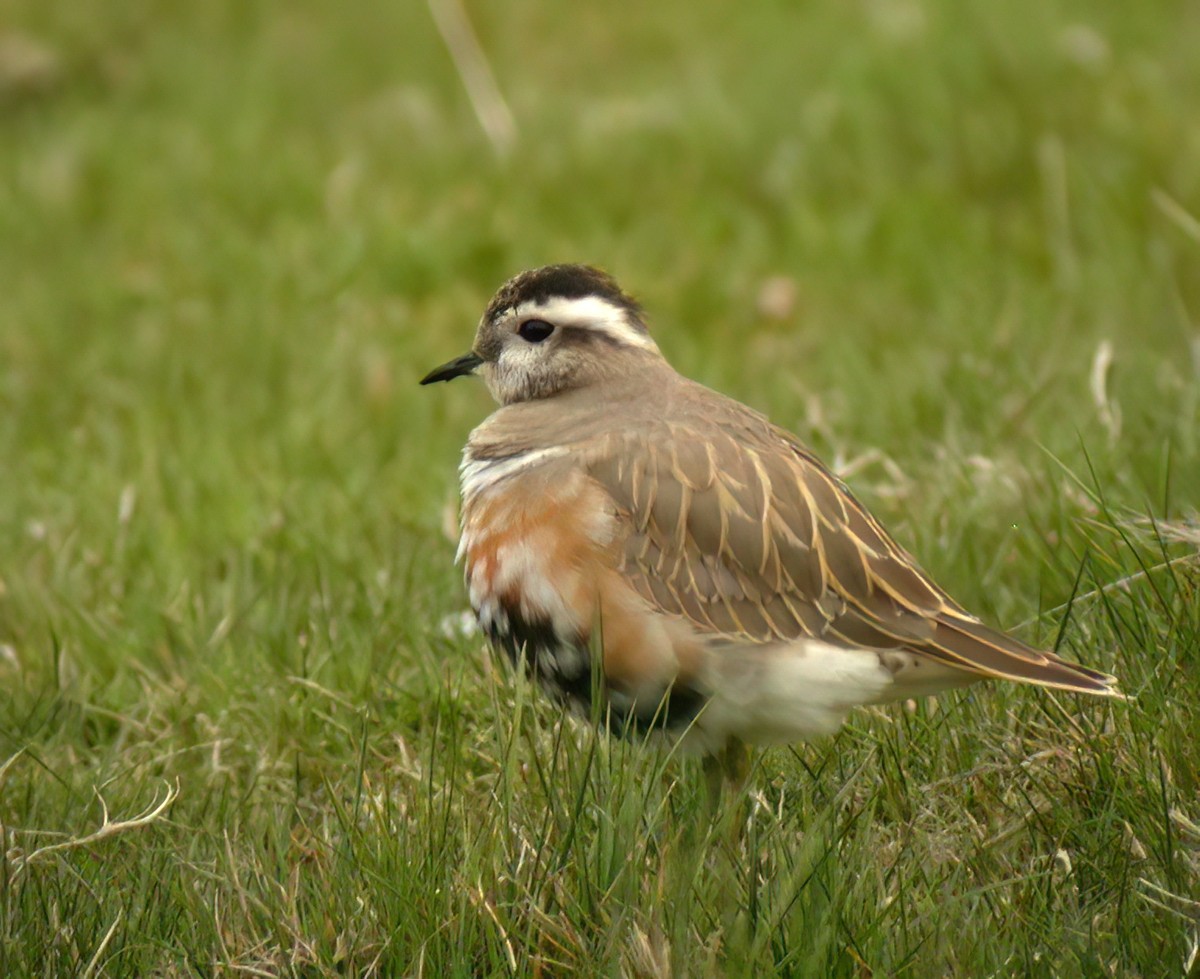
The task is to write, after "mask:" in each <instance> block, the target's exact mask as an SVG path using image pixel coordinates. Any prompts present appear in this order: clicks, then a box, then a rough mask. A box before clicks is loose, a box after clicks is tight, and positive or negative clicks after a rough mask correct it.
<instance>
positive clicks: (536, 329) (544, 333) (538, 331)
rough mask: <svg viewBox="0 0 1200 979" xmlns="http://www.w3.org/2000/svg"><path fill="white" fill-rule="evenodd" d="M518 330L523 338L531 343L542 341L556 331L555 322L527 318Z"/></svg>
mask: <svg viewBox="0 0 1200 979" xmlns="http://www.w3.org/2000/svg"><path fill="white" fill-rule="evenodd" d="M517 332H518V333H519V334H521V339H522V340H527V341H528V342H530V343H541V342H542V341H543V340H545V339H546V337H548V336H549V335H550V334H551V333H553V332H554V324H553V323H547V322H546V321H545V320H526V321H525V322H524V323H522V324H521V325H520V326H519V327H517Z"/></svg>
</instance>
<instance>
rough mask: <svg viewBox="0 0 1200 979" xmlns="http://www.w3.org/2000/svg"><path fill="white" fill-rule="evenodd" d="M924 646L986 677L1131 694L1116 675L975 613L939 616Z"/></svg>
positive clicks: (937, 656)
mask: <svg viewBox="0 0 1200 979" xmlns="http://www.w3.org/2000/svg"><path fill="white" fill-rule="evenodd" d="M920 651H921V652H922V653H925V654H926V655H927V656H931V657H933V658H934V659H937V660H939V661H940V662H943V663H946V664H947V665H950V666H956V667H958V668H959V669H962V670H967V671H968V672H971V673H976V674H979V675H980V676H983V677H995V678H997V679H1003V680H1016V681H1017V682H1019V683H1031V684H1036V685H1037V686H1040V687H1052V688H1053V689H1055V690H1070V691H1072V692H1074V693H1088V694H1094V695H1096V696H1100V697H1116V698H1118V699H1120V700H1127V699H1128V698H1127V697H1126V696H1125V694H1123V693H1122V692H1121V691H1120V690H1118V689H1117V678H1116V677H1115V676H1110V675H1109V674H1108V673H1101V672H1100V671H1099V670H1093V669H1091V667H1087V666H1081V665H1080V664H1078V663H1071V662H1069V661H1068V660H1065V659H1063V658H1062V657H1060V656H1057V655H1055V654H1054V653H1049V652H1043V651H1042V650H1038V649H1034V648H1033V647H1032V646H1027V645H1025V643H1023V642H1021V641H1020V640H1019V639H1014V638H1013V637H1012V636H1009V635H1006V634H1005V633H1003V632H999V631H997V630H995V629H989V628H988V627H987V626H985V625H984V624H983V623H982V622H978V621H976V620H974V619H969V618H959V617H957V616H954V617H951V616H948V615H943V616H939V618H938V619H937V620H936V621H935V622H934V623H933V636H932V637H931V638H930V639H929V640H927V641H926V642H925V643H923V644H922V645H921V647H920Z"/></svg>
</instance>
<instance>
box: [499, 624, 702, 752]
mask: <svg viewBox="0 0 1200 979" xmlns="http://www.w3.org/2000/svg"><path fill="white" fill-rule="evenodd" d="M497 619H498V620H499V621H497ZM479 624H480V627H481V628H482V629H483V632H484V635H486V636H487V637H488V640H489V641H490V642H491V643H492V645H493V646H496V647H499V648H500V649H503V650H504V652H505V654H506V655H507V657H508V660H509V662H510V663H512V664H513V666H514V668H516V669H520V668H521V666H522V665H524V668H525V673H526V674H527V675H528V676H529V677H531V678H532V679H534V680H536V681H537V682H538V683H539V685H540V686H541V687H542V688H543V689H544V690H545V691H546V692H547V693H548V694H549V695H550V696H551V697H552V698H553V699H554V700H555V701H556V702H558V703H561V704H563V705H565V706H567V707H569V708H571V709H572V710H573V711H575V712H576V713H577V714H579V715H581V716H583V717H591V716H592V707H593V696H594V693H595V689H596V687H597V686H598V687H599V688H600V695H601V697H603V700H602V702H601V705H600V706H601V709H602V711H603V714H602V718H603V719H602V721H601V723H605V721H606V722H607V727H608V730H609V731H611V732H613V733H620V734H626V733H629V734H634V733H636V734H643V733H649V732H651V731H673V730H675V731H677V730H679V729H681V728H684V727H687V726H688V725H689V724H690V723H691V722H692V721H693V720H694V719H695V717H696V715H697V714H698V713H699V712H700V709H701V708H702V707H703V706H704V704H705V702H706V701H707V700H708V698H707V696H705V694H704V693H702V692H701V691H699V690H697V689H695V688H694V687H691V686H687V685H685V684H679V683H676V684H672V685H671V686H670V688H668V689H667V690H664V691H663V696H661V697H659V698H656V699H655V698H650V699H654V702H653V703H650V702H649V699H647V698H645V697H643V698H642V699H641V700H637V701H635V700H633V699H632V698H631V697H629V696H628V695H627V694H625V693H623V692H621V691H620V690H616V689H613V688H611V687H609V686H608V685H607V684H606V683H605V682H604V678H603V676H601V675H600V674H599V671H598V670H595V669H594V667H593V663H592V650H591V648H590V647H589V645H588V642H587V639H586V637H583V636H579V635H571V636H560V635H559V634H558V633H557V632H556V631H555V629H554V626H553V625H552V624H551V623H550V622H549V621H548V620H544V619H540V620H532V621H531V620H527V619H523V618H521V617H520V616H519V615H517V614H514V613H513V612H512V611H511V610H509V609H505V610H503V612H501V614H500V615H499V616H495V617H490V618H488V619H486V620H485V618H484V617H483V616H481V617H480V623H479Z"/></svg>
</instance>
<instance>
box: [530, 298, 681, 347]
mask: <svg viewBox="0 0 1200 979" xmlns="http://www.w3.org/2000/svg"><path fill="white" fill-rule="evenodd" d="M513 315H514V316H515V317H516V318H517V319H519V320H526V319H544V320H546V321H547V322H550V323H553V324H554V325H555V326H575V327H580V328H581V329H587V330H594V331H595V332H597V333H603V334H604V335H605V336H608V337H611V338H612V339H613V340H616V341H617V342H619V343H623V344H626V345H627V346H630V347H640V348H641V349H642V350H653V351H655V352H657V351H658V344H656V343H655V342H654V341H653V340H652V339H650V336H649V335H648V334H646V333H644V332H643V331H641V330H638V329H637V328H635V327H634V326H632V325H631V324H630V322H629V314H628V313H627V312H626V311H625V310H624V309H622V308H621V307H620V306H617V305H615V304H614V303H610V302H609V301H608V300H607V299H602V298H601V297H600V296H579V297H577V298H575V299H567V298H564V297H561V296H556V297H555V298H553V299H548V300H546V301H545V302H542V303H537V302H523V303H521V304H520V305H519V306H517V307H516V308H515V309H514V310H513Z"/></svg>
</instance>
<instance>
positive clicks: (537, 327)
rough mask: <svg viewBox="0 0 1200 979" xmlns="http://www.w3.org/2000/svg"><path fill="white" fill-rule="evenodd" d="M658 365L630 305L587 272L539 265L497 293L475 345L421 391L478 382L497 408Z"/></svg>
mask: <svg viewBox="0 0 1200 979" xmlns="http://www.w3.org/2000/svg"><path fill="white" fill-rule="evenodd" d="M647 356H650V357H653V358H655V359H661V355H660V354H659V352H658V347H657V346H656V345H655V343H654V341H653V340H652V339H651V338H650V333H649V331H648V330H647V329H646V324H645V322H644V320H643V316H642V310H641V307H640V306H638V304H637V303H636V302H635V301H634V300H633V299H631V298H630V297H629V296H627V295H626V294H625V293H624V292H622V291H621V287H620V286H618V285H617V283H616V282H615V281H614V280H613V278H612V277H611V276H609V275H607V274H606V273H604V272H601V271H600V270H599V269H595V268H592V267H590V266H587V265H547V266H545V267H543V268H539V269H533V270H531V271H529V272H522V273H521V274H520V275H518V276H515V277H514V278H512V279H510V280H509V281H508V282H506V283H505V284H504V285H503V286H501V288H500V291H499V292H497V293H496V295H495V296H493V297H492V301H491V302H490V303H488V307H487V309H486V310H485V311H484V314H483V318H482V319H481V320H480V321H479V329H478V331H477V332H476V334H475V344H474V346H473V347H472V348H471V351H470V353H467V354H464V355H463V356H462V357H459V358H457V359H455V360H452V361H450V362H449V363H447V364H443V365H442V366H441V367H438V368H437V369H435V370H433V371H430V373H429V374H427V375H426V376H425V377H424V378H422V380H421V383H422V384H432V383H433V382H434V381H450V380H453V379H454V378H456V377H461V376H463V375H466V374H476V373H478V374H480V375H481V376H482V377H483V379H484V382H485V383H486V384H487V386H488V390H489V391H491V393H492V396H493V397H494V398H495V399H496V400H497V401H498V402H500V404H502V405H508V404H515V403H516V402H520V401H532V400H534V399H537V398H548V397H552V396H554V395H556V394H559V393H561V392H563V391H569V390H572V389H574V388H579V387H584V386H586V385H589V384H594V383H596V382H597V381H601V380H604V379H605V378H609V377H613V376H620V375H621V374H622V373H624V372H627V371H628V370H630V369H631V368H632V367H633V364H634V362H635V361H644V359H645V358H646V357H647Z"/></svg>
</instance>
